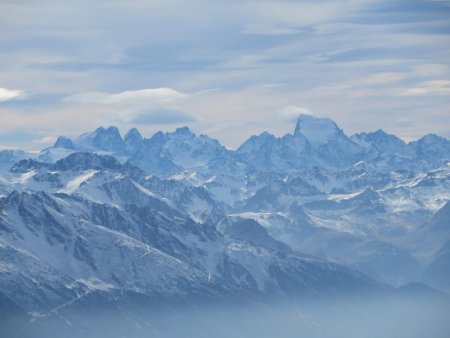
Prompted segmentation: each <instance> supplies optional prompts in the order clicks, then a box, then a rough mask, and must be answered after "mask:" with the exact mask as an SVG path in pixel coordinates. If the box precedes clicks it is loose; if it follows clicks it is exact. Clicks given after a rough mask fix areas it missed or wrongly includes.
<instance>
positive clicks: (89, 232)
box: [0, 115, 450, 334]
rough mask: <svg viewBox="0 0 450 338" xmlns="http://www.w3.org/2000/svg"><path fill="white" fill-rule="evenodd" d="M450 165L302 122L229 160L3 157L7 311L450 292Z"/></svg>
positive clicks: (36, 319)
mask: <svg viewBox="0 0 450 338" xmlns="http://www.w3.org/2000/svg"><path fill="white" fill-rule="evenodd" d="M449 161H450V141H448V140H447V139H445V138H441V137H438V136H436V135H428V136H426V137H424V138H422V139H420V140H418V141H415V142H411V143H405V142H403V141H402V140H400V139H399V138H397V137H395V136H393V135H388V134H386V133H385V132H383V131H376V132H373V133H361V134H356V135H353V136H352V137H348V136H347V135H345V133H344V132H343V131H342V130H341V129H340V128H339V127H338V126H337V125H336V124H335V123H334V122H333V121H331V120H329V119H322V118H315V117H312V116H306V115H303V116H301V117H300V118H299V120H298V122H297V125H296V127H295V130H294V132H293V134H287V135H285V136H283V137H280V138H277V137H275V136H273V135H270V134H269V133H267V132H266V133H263V134H261V135H259V136H252V137H251V138H249V139H248V140H247V141H246V142H244V144H242V145H241V147H239V148H238V149H237V150H236V151H231V150H228V149H226V148H225V147H223V146H222V145H221V144H220V143H219V142H218V141H217V140H214V139H211V138H209V137H208V136H205V135H199V136H198V135H196V134H194V133H193V132H192V131H190V130H189V129H188V128H187V127H184V128H178V129H177V130H176V131H174V132H169V133H163V132H158V133H156V134H155V135H153V136H152V137H150V138H145V137H143V136H142V135H141V134H140V133H139V131H138V130H137V129H131V130H130V131H129V132H128V133H127V134H126V135H125V137H123V138H122V136H121V134H120V132H119V130H118V129H117V128H115V127H109V128H103V127H101V128H98V129H97V130H95V131H94V132H92V133H86V134H83V135H81V136H80V137H77V138H73V139H70V138H66V137H60V138H58V140H57V142H56V143H55V146H54V147H52V148H48V149H45V150H43V151H41V152H40V153H33V154H30V153H26V152H23V151H2V152H0V255H1V257H2V263H1V266H0V305H1V306H0V311H3V312H4V313H11V314H15V315H14V316H13V317H14V319H11V320H8V321H7V323H6V322H5V323H6V324H8V325H10V326H11V325H12V326H11V327H14V325H15V324H14V323H16V322H17V323H22V322H23V323H28V322H29V321H30V319H31V320H32V323H33V324H32V325H31V328H33V327H40V325H44V326H45V325H46V324H45V323H52V325H55V327H61V328H63V327H65V325H66V324H64V323H63V321H64V320H66V321H69V322H72V321H74V322H77V320H79V325H81V326H83V325H88V324H87V323H86V317H83V318H82V319H81V318H80V317H79V316H80V313H81V312H83V311H87V312H86V313H89V311H94V312H95V311H96V310H99V309H112V310H111V311H112V312H111V313H112V316H113V317H114V316H116V315H118V316H119V317H120V318H121V320H123V318H125V317H126V316H124V315H123V314H124V313H127V311H130V312H131V313H133V316H138V314H139V313H140V312H139V311H138V310H136V309H139V308H140V307H145V308H146V309H149V308H152V309H155V311H158V309H161V308H165V309H166V310H168V311H169V312H170V311H171V309H172V307H173V305H174V304H183V306H194V307H196V306H200V305H199V304H204V303H207V304H209V305H211V304H214V303H215V302H229V301H230V302H235V301H240V302H244V303H245V302H256V303H259V302H262V303H265V302H267V300H268V299H271V300H273V299H278V300H283V301H284V300H294V299H295V300H301V299H311V298H320V299H324V298H329V297H337V298H339V297H344V296H347V295H349V294H352V297H355V296H356V297H358V296H361V295H363V294H369V293H370V294H373V293H375V292H379V293H380V294H383V295H386V293H387V292H391V291H389V290H390V287H391V286H392V287H397V286H400V285H403V284H406V283H409V282H413V281H416V280H420V281H422V282H424V283H427V284H429V285H431V286H433V287H435V288H437V289H440V290H443V291H448V288H447V286H446V285H447V284H448V283H447V281H448V280H449V279H448V278H449V269H448V262H449V255H448V251H449V250H448V243H449V241H450V232H449V229H450V228H449V227H448V225H449V224H450V220H449V217H448V216H449V212H448V209H449V208H448V206H449V203H450V202H448V201H449V200H450V166H449ZM388 285H390V286H388ZM408 290H410V289H408ZM421 290H422V289H420V290H419V291H420V292H419V291H418V290H416V289H414V292H419V293H421V292H422V291H423V290H422V291H421ZM402 292H403V291H402ZM427 294H428V293H427ZM415 296H416V295H415ZM415 296H414V297H415ZM94 309H95V310H94ZM116 311H117V313H116ZM308 311H309V309H308ZM3 312H2V313H3ZM111 313H110V314H111ZM119 313H120V315H119ZM264 315H267V314H266V313H265V314H264ZM65 316H67V317H65ZM105 316H106V315H105ZM108 316H109V314H108ZM106 317H107V316H106ZM8 318H9V317H8ZM62 318H64V320H63V321H61V320H62ZM108 318H110V317H108ZM133 318H134V319H136V317H133ZM134 319H133V320H134ZM143 322H145V320H144V321H142V318H140V319H139V320H138V319H136V323H138V324H136V325H142V323H143ZM11 323H13V324H14V325H13V324H11ZM6 324H5V325H6ZM18 325H19V324H18ZM60 325H62V326H60ZM95 325H99V326H102V325H103V324H100V323H96V324H95ZM130 325H134V324H130ZM81 326H79V327H78V329H79V328H80V327H81ZM88 326H89V325H88ZM102 327H103V326H102ZM13 331H14V330H13ZM94 331H95V330H94ZM94 331H93V332H94ZM76 332H78V333H79V334H82V332H83V331H82V330H81V331H76Z"/></svg>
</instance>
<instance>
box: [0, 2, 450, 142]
mask: <svg viewBox="0 0 450 338" xmlns="http://www.w3.org/2000/svg"><path fill="white" fill-rule="evenodd" d="M449 60H450V1H447V0H441V1H438V0H435V1H431V0H407V1H406V0H402V1H396V0H389V1H372V0H340V1H331V0H330V1H328V0H314V1H312V0H311V1H310V0H307V1H293V0H285V1H256V0H250V1H237V0H226V1H225V0H216V1H206V0H184V1H176V0H164V1H162V0H153V1H144V0H109V1H106V0H100V1H99V0H97V1H92V0H90V1H87V0H77V1H72V0H58V1H57V0H14V1H12V0H11V1H5V0H0V121H1V123H0V148H11V147H18V148H26V149H38V148H42V147H44V146H46V145H49V144H51V143H52V141H53V140H54V138H55V137H56V136H58V135H60V134H64V135H76V134H79V133H81V132H85V131H88V130H93V129H95V128H96V127H98V126H99V125H117V126H118V127H119V128H120V130H121V131H122V132H125V131H126V130H127V129H129V128H130V127H133V126H136V127H138V129H140V130H141V131H142V132H143V134H144V135H146V136H148V135H151V134H152V133H153V132H155V131H157V130H173V129H174V128H176V127H177V126H180V125H188V126H189V127H191V128H192V129H193V130H194V131H195V132H197V133H206V134H208V135H210V136H212V137H215V138H218V139H219V140H220V141H221V142H222V143H223V144H224V145H226V146H229V147H236V146H237V145H238V144H240V143H241V142H242V141H243V140H244V139H246V138H247V137H248V136H250V135H251V134H257V133H260V132H261V131H264V130H268V131H270V132H272V133H274V134H276V135H281V134H284V133H286V132H291V131H292V130H293V128H294V124H293V119H294V118H295V116H297V115H298V114H299V113H301V112H310V113H312V114H316V115H319V116H326V117H330V118H332V119H334V120H335V121H336V122H337V123H338V124H339V125H340V126H341V127H342V128H343V129H344V131H345V132H347V133H348V134H352V133H354V132H358V131H363V130H366V131H370V130H376V129H379V128H382V129H385V130H386V131H387V132H390V133H395V134H397V135H399V136H401V137H402V138H404V139H406V140H412V139H416V138H418V137H420V136H422V135H424V134H427V133H431V132H433V133H437V134H440V135H443V136H446V137H449V136H450V124H449V122H448V121H449V120H450V119H449V117H450V113H449V111H450V61H449Z"/></svg>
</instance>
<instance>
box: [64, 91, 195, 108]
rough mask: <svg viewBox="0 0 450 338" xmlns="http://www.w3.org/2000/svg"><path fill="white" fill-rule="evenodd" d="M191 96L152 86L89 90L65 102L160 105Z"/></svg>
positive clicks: (70, 97)
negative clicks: (108, 90) (145, 87)
mask: <svg viewBox="0 0 450 338" xmlns="http://www.w3.org/2000/svg"><path fill="white" fill-rule="evenodd" d="M187 97H189V95H188V94H185V93H181V92H178V91H176V90H174V89H171V88H151V89H140V90H131V91H124V92H121V93H102V92H87V93H80V94H74V95H70V96H67V97H65V98H64V99H63V101H65V102H77V103H84V104H89V103H91V104H106V105H132V106H137V105H160V104H167V103H172V102H175V101H178V100H182V99H185V98H187Z"/></svg>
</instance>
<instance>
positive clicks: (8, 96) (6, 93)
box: [0, 88, 25, 102]
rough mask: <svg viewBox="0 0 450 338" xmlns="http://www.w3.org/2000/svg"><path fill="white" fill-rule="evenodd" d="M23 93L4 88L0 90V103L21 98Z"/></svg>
mask: <svg viewBox="0 0 450 338" xmlns="http://www.w3.org/2000/svg"><path fill="white" fill-rule="evenodd" d="M24 96H25V92H24V91H23V90H11V89H6V88H0V102H4V101H9V100H15V99H18V98H23V97H24Z"/></svg>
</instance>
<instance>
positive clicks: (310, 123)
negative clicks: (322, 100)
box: [294, 114, 342, 144]
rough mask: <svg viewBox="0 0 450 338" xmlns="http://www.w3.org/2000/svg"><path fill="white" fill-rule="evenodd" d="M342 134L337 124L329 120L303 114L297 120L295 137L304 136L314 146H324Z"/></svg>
mask: <svg viewBox="0 0 450 338" xmlns="http://www.w3.org/2000/svg"><path fill="white" fill-rule="evenodd" d="M339 134H342V130H341V129H339V127H338V126H337V124H336V123H335V122H334V121H333V120H331V119H329V118H321V117H315V116H311V115H306V114H302V115H300V117H299V118H298V120H297V125H296V126H295V131H294V136H300V135H302V136H304V137H306V138H307V139H308V141H309V142H311V143H312V144H324V143H327V142H328V141H330V140H332V139H333V138H335V137H336V136H337V135H339Z"/></svg>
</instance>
